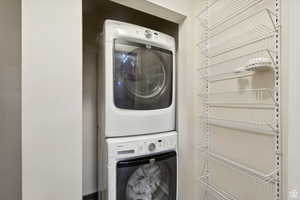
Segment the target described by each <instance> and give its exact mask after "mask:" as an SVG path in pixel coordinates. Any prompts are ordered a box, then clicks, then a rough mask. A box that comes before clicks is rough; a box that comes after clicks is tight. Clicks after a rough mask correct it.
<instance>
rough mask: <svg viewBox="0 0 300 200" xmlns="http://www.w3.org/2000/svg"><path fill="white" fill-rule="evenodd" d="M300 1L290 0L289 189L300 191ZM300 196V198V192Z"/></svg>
mask: <svg viewBox="0 0 300 200" xmlns="http://www.w3.org/2000/svg"><path fill="white" fill-rule="evenodd" d="M299 10H300V1H299V0H289V23H290V24H289V32H288V33H289V35H288V36H289V44H288V45H289V49H288V52H289V54H288V55H289V82H288V84H289V101H288V105H289V110H288V112H289V116H288V118H289V124H288V126H289V127H288V128H289V132H288V189H289V190H293V189H296V190H298V192H300V145H299V144H300V134H299V131H300V123H299V119H300V117H299V116H300V115H299V112H300V89H299V85H300V78H299V75H300V67H299V66H300V59H299V55H300V37H299V35H300V23H299V19H300V12H299ZM298 195H299V198H300V194H298Z"/></svg>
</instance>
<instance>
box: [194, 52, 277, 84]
mask: <svg viewBox="0 0 300 200" xmlns="http://www.w3.org/2000/svg"><path fill="white" fill-rule="evenodd" d="M258 57H259V58H267V59H269V60H270V62H271V65H270V68H269V71H272V73H274V70H275V69H277V68H278V66H277V65H276V64H275V57H276V52H274V51H272V50H270V49H262V50H258V51H255V52H251V53H247V54H245V55H242V56H238V57H235V58H231V59H228V60H224V61H222V62H217V63H213V64H210V65H208V66H205V67H199V68H198V69H197V70H198V71H199V74H200V77H201V78H202V79H204V80H206V81H209V82H216V81H223V80H230V79H236V78H243V77H247V76H253V75H254V74H255V73H257V71H237V70H236V69H239V68H242V67H245V66H247V62H249V60H251V59H253V58H258ZM258 72H259V71H258Z"/></svg>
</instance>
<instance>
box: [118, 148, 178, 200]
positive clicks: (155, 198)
mask: <svg viewBox="0 0 300 200" xmlns="http://www.w3.org/2000/svg"><path fill="white" fill-rule="evenodd" d="M176 189H177V160H176V153H175V152H169V153H163V154H159V155H152V156H148V157H143V158H138V159H132V160H125V161H120V162H118V164H117V194H116V196H117V200H141V199H143V200H176Z"/></svg>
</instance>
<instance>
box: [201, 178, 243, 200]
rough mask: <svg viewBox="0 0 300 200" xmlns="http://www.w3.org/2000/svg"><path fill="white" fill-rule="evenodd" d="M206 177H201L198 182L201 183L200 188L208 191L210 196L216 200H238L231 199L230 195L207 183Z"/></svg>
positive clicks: (235, 199)
mask: <svg viewBox="0 0 300 200" xmlns="http://www.w3.org/2000/svg"><path fill="white" fill-rule="evenodd" d="M207 179H208V177H207V176H203V177H200V178H199V182H200V183H201V186H202V187H203V189H205V190H206V191H208V192H209V193H210V194H212V195H213V196H214V197H215V198H216V199H218V200H238V199H237V198H235V197H233V196H232V195H231V194H229V193H227V192H225V191H221V190H220V189H218V188H217V187H216V186H214V185H213V184H211V183H209V182H208V181H207Z"/></svg>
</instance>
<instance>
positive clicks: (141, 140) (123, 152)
mask: <svg viewBox="0 0 300 200" xmlns="http://www.w3.org/2000/svg"><path fill="white" fill-rule="evenodd" d="M107 147H108V154H109V155H108V156H109V157H110V158H114V159H122V158H127V157H135V156H141V155H147V154H152V153H158V152H163V151H169V150H176V148H177V133H175V132H171V133H165V134H157V135H152V136H136V137H130V138H112V139H107Z"/></svg>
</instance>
